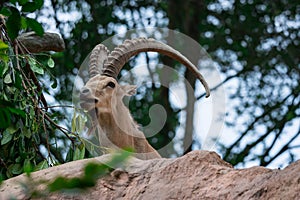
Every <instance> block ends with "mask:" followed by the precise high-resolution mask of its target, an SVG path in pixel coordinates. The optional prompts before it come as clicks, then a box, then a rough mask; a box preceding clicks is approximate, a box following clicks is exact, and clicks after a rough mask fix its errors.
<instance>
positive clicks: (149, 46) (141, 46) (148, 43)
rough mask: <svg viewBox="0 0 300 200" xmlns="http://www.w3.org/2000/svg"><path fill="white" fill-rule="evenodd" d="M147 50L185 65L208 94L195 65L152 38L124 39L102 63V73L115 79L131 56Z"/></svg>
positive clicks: (207, 89)
mask: <svg viewBox="0 0 300 200" xmlns="http://www.w3.org/2000/svg"><path fill="white" fill-rule="evenodd" d="M148 51H153V52H158V53H161V54H164V55H167V56H169V57H171V58H173V59H175V60H177V61H179V62H180V63H182V64H183V65H185V66H186V67H187V68H188V69H189V70H191V71H192V72H193V73H194V74H195V76H196V77H197V78H198V79H199V80H200V81H201V83H202V85H203V86H204V88H205V91H206V97H209V96H210V90H209V87H208V84H207V82H206V81H205V79H204V78H203V76H202V75H201V74H200V72H199V71H198V69H197V68H196V67H195V65H194V64H193V63H191V62H190V61H189V60H188V59H187V58H186V57H185V56H183V55H182V54H181V53H179V52H178V51H177V50H175V49H173V48H172V47H170V46H169V45H167V44H164V43H161V42H159V41H156V40H155V39H152V38H149V39H147V38H136V39H132V40H125V41H124V43H123V44H121V45H119V46H118V47H116V48H115V49H114V50H113V51H112V52H111V53H110V54H109V55H108V60H107V62H106V63H104V69H103V72H102V75H105V76H110V77H114V78H115V79H117V76H118V74H119V72H120V71H121V69H122V67H123V66H124V64H125V63H126V62H127V61H128V60H129V59H130V58H131V57H132V56H135V55H137V54H139V53H140V52H148Z"/></svg>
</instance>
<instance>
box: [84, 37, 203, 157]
mask: <svg viewBox="0 0 300 200" xmlns="http://www.w3.org/2000/svg"><path fill="white" fill-rule="evenodd" d="M147 51H155V52H159V53H162V54H165V55H168V56H170V57H172V58H174V59H176V60H178V61H179V62H181V63H182V64H184V65H185V66H187V67H188V68H189V69H190V70H192V71H193V72H194V73H195V75H196V77H198V78H199V79H200V81H201V83H202V84H203V85H204V87H205V89H206V92H207V96H209V88H208V86H207V83H206V81H205V80H204V78H203V77H202V75H201V74H200V73H199V72H198V70H197V68H196V67H195V66H194V65H193V64H192V63H191V62H190V61H189V60H187V59H186V58H185V57H184V56H183V55H181V54H180V53H179V52H178V51H176V50H174V49H173V48H171V47H170V46H168V45H166V44H163V43H160V42H158V41H156V40H153V39H145V38H138V39H133V40H126V41H125V42H124V43H123V44H122V45H120V46H118V47H116V48H115V49H114V50H113V51H112V52H111V53H109V51H108V50H107V48H106V47H105V46H104V45H102V44H100V45H97V46H96V47H95V48H94V49H93V51H92V53H91V56H90V66H89V74H90V79H89V81H88V82H87V83H86V85H85V86H84V87H83V88H82V89H81V94H80V98H81V107H82V108H84V109H85V110H88V111H89V112H90V113H91V116H92V118H93V119H94V120H95V121H97V123H98V130H99V131H98V132H99V134H100V135H99V140H100V145H101V146H103V147H105V148H112V149H116V148H121V149H122V148H127V147H129V148H133V149H134V151H135V155H136V157H138V158H141V159H153V158H160V157H161V156H160V155H159V153H158V152H157V151H156V150H155V149H154V148H153V147H152V146H151V145H150V144H149V143H148V141H147V139H146V138H145V136H144V134H143V133H142V132H141V131H140V130H139V128H138V126H137V124H136V122H135V121H134V120H133V118H132V116H131V115H130V112H129V110H128V108H127V107H126V106H125V105H124V103H123V101H122V100H123V97H124V96H131V95H133V94H135V91H136V86H132V85H124V86H122V85H119V84H118V82H117V76H118V74H119V72H120V70H121V69H122V67H123V65H124V64H125V63H126V62H127V61H128V60H129V59H130V58H131V57H132V56H134V55H136V54H138V53H140V52H147Z"/></svg>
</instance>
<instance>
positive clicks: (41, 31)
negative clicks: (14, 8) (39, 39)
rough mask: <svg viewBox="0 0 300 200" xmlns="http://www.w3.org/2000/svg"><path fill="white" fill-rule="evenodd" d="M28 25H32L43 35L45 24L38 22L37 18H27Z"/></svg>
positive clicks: (31, 26)
mask: <svg viewBox="0 0 300 200" xmlns="http://www.w3.org/2000/svg"><path fill="white" fill-rule="evenodd" d="M26 23H27V26H28V27H30V28H31V29H32V30H33V31H34V32H35V33H36V34H37V35H39V36H43V34H44V29H43V26H42V25H41V24H40V23H39V22H37V21H36V20H35V19H31V18H28V17H27V18H26Z"/></svg>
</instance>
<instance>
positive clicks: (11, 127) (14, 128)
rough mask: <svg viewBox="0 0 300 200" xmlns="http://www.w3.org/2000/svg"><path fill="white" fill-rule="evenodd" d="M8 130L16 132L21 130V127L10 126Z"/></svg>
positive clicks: (12, 132)
mask: <svg viewBox="0 0 300 200" xmlns="http://www.w3.org/2000/svg"><path fill="white" fill-rule="evenodd" d="M6 130H7V131H8V133H10V134H14V133H15V132H17V131H18V130H19V128H18V127H15V126H10V127H8V128H7V129H6Z"/></svg>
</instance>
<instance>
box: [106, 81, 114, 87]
mask: <svg viewBox="0 0 300 200" xmlns="http://www.w3.org/2000/svg"><path fill="white" fill-rule="evenodd" d="M106 86H108V87H111V88H114V87H115V86H116V84H115V83H114V82H108V83H107V85H106Z"/></svg>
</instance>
